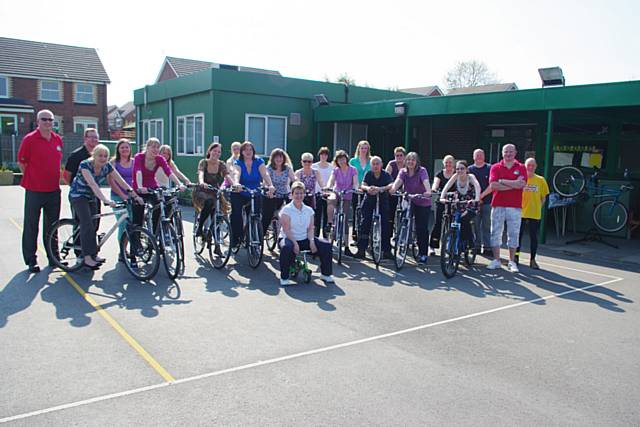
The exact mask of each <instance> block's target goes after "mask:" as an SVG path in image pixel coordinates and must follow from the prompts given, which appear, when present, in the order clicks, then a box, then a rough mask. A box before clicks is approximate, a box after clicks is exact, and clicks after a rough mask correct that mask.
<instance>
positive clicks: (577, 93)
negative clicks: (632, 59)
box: [314, 81, 640, 122]
mask: <svg viewBox="0 0 640 427" xmlns="http://www.w3.org/2000/svg"><path fill="white" fill-rule="evenodd" d="M398 101H402V102H405V103H406V104H407V110H408V111H407V113H408V115H409V116H410V117H418V116H435V115H453V114H478V113H500V112H515V111H547V110H566V109H585V108H609V107H629V106H640V81H628V82H615V83H598V84H589V85H579V86H567V87H553V88H544V89H525V90H518V91H513V92H492V93H477V94H467V95H451V96H437V97H419V98H406V99H397V100H394V101H377V102H365V103H360V104H350V105H330V106H325V107H320V108H318V109H317V110H316V114H315V115H314V119H315V121H317V122H332V121H344V120H367V119H385V118H392V117H397V116H396V115H395V113H394V106H395V102H398Z"/></svg>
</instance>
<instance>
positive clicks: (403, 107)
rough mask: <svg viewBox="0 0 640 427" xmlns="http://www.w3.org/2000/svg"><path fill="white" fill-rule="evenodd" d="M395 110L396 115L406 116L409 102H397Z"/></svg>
mask: <svg viewBox="0 0 640 427" xmlns="http://www.w3.org/2000/svg"><path fill="white" fill-rule="evenodd" d="M393 112H394V113H395V114H396V116H404V115H405V114H406V113H407V103H406V102H396V104H395V105H394V107H393Z"/></svg>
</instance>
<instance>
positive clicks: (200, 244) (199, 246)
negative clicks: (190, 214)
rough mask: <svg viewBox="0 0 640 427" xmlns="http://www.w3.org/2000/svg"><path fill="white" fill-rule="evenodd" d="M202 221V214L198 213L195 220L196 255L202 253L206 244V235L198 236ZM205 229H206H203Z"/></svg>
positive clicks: (194, 250) (194, 247)
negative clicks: (197, 232)
mask: <svg viewBox="0 0 640 427" xmlns="http://www.w3.org/2000/svg"><path fill="white" fill-rule="evenodd" d="M199 222H200V214H199V213H196V215H195V218H194V220H193V233H192V234H193V253H194V254H196V255H200V254H202V251H204V248H205V246H206V236H196V231H197V230H198V224H199ZM203 231H204V230H203Z"/></svg>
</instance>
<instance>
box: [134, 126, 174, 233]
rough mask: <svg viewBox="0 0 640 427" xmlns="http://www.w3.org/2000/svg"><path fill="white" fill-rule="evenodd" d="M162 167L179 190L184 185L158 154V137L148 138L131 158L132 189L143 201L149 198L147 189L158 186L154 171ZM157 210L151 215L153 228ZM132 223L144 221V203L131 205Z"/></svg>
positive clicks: (137, 223) (156, 218)
mask: <svg viewBox="0 0 640 427" xmlns="http://www.w3.org/2000/svg"><path fill="white" fill-rule="evenodd" d="M159 168H162V170H163V171H164V173H165V174H166V175H167V176H168V177H169V179H170V180H172V181H173V182H175V183H176V186H178V188H180V191H184V190H185V189H186V187H185V186H184V185H182V183H181V182H180V180H179V179H178V177H177V176H176V175H175V174H174V173H173V171H172V170H171V168H170V167H169V165H168V164H167V161H166V160H165V159H164V157H162V156H161V155H160V141H159V140H158V138H149V139H148V140H147V145H146V147H145V150H144V151H143V152H142V153H138V154H136V156H135V157H134V158H133V189H134V190H136V192H137V193H138V194H140V195H141V196H142V198H143V199H145V201H148V200H149V196H148V189H154V188H158V187H159V185H158V182H157V181H156V171H157V170H158V169H159ZM159 214H160V212H159V211H157V210H156V211H155V212H154V215H153V228H154V229H155V227H156V224H157V222H158V215H159ZM132 216H133V218H132V220H133V223H134V224H136V225H142V222H143V221H144V205H133V215H132Z"/></svg>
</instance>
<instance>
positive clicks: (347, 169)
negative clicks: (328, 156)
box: [327, 150, 358, 256]
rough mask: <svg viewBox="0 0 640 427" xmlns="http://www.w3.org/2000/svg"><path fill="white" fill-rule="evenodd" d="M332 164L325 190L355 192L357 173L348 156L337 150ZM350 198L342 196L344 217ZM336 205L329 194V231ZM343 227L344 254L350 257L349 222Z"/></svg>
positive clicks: (349, 194)
mask: <svg viewBox="0 0 640 427" xmlns="http://www.w3.org/2000/svg"><path fill="white" fill-rule="evenodd" d="M333 164H334V165H335V169H333V173H331V176H330V177H329V182H328V183H327V188H329V189H332V190H334V191H346V190H357V189H358V171H357V170H356V168H354V167H353V166H349V156H348V155H347V153H346V152H345V151H343V150H338V151H337V152H336V156H335V157H334V159H333ZM351 198H352V194H351V193H347V194H345V195H344V196H343V198H342V199H343V200H344V205H343V207H344V212H345V214H346V216H348V213H349V211H350V207H351ZM337 204H338V201H337V198H336V194H335V193H331V194H330V195H329V200H328V204H327V227H328V228H329V229H331V227H332V225H333V213H334V212H335V209H336V205H337ZM345 222H346V224H345V227H344V244H345V248H344V254H345V255H347V256H351V251H350V250H349V221H345Z"/></svg>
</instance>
